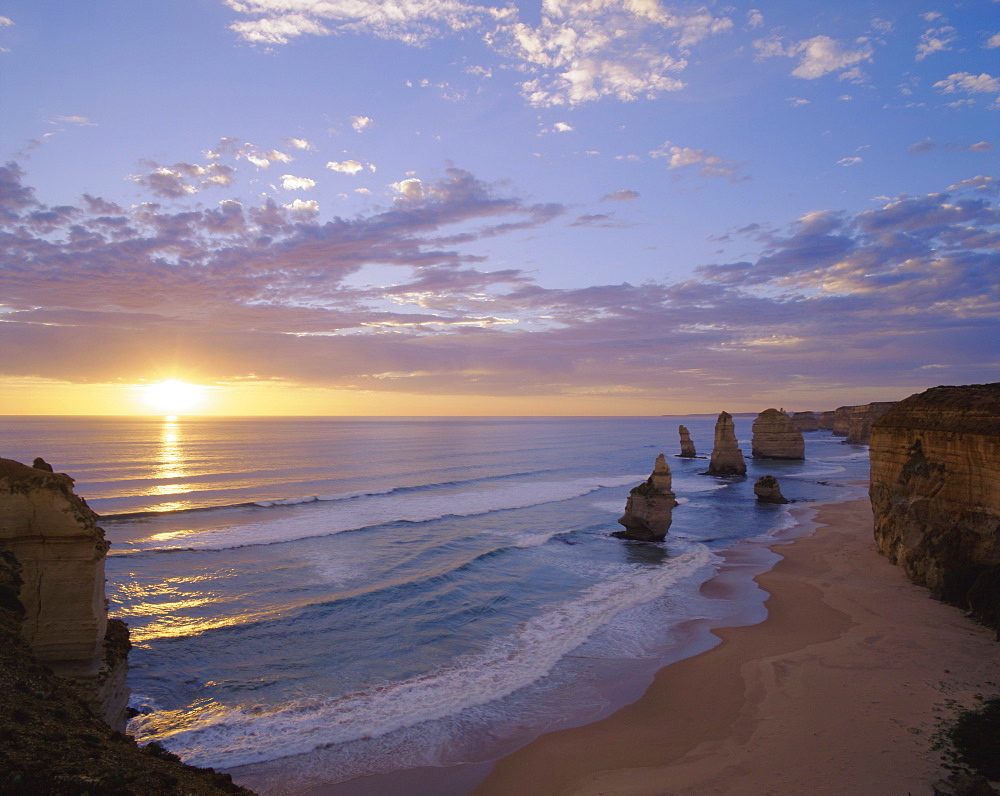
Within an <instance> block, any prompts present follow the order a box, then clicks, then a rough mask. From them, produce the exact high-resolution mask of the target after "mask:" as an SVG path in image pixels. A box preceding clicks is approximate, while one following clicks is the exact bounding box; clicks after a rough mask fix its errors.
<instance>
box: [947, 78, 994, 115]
mask: <svg viewBox="0 0 1000 796" xmlns="http://www.w3.org/2000/svg"><path fill="white" fill-rule="evenodd" d="M934 88H936V89H937V90H938V91H940V92H941V93H942V94H954V93H955V92H957V91H962V92H965V93H966V94H1000V79H998V78H995V77H992V76H991V75H988V74H986V73H985V72H983V73H982V74H980V75H974V74H972V73H971V72H956V73H955V74H952V75H948V77H947V78H945V79H944V80H939V81H938V82H937V83H935V84H934ZM959 102H960V103H962V102H964V103H966V104H968V103H969V102H971V100H959ZM994 107H995V104H994Z"/></svg>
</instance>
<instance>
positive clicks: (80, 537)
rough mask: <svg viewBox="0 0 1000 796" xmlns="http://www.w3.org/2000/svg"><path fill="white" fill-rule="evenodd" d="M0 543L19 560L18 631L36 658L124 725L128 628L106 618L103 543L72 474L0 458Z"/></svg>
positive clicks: (96, 709) (120, 726) (104, 715)
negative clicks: (20, 621)
mask: <svg viewBox="0 0 1000 796" xmlns="http://www.w3.org/2000/svg"><path fill="white" fill-rule="evenodd" d="M0 547H2V548H5V549H7V550H9V551H10V552H11V553H13V554H14V556H15V557H16V558H17V560H18V561H19V562H20V565H21V578H22V580H23V586H22V587H21V589H20V594H19V599H20V601H21V603H22V604H23V606H24V609H25V614H24V620H23V624H22V634H23V636H24V639H25V641H26V642H27V643H28V645H29V647H30V648H31V650H32V652H33V653H34V655H35V657H36V658H37V659H38V660H39V661H41V662H42V663H44V664H45V665H46V666H48V667H49V668H50V669H52V671H53V672H54V673H55V674H56V675H58V676H59V677H63V678H66V679H67V680H68V681H69V682H70V683H72V684H73V686H74V687H75V688H76V690H77V692H78V694H79V695H80V697H81V698H82V699H83V700H84V701H85V702H86V703H87V704H88V705H89V706H90V707H91V709H92V710H93V711H94V713H95V714H96V715H97V716H99V717H100V718H102V719H104V720H105V721H106V722H107V723H108V724H109V725H111V726H112V727H115V728H116V729H124V726H125V709H126V707H127V704H128V697H129V691H128V687H127V686H126V684H125V675H126V672H127V667H128V664H127V655H128V649H129V642H128V630H127V628H125V626H124V625H123V624H122V623H121V622H118V621H117V620H112V621H110V622H109V620H108V612H107V605H106V601H105V597H104V556H105V553H106V552H107V549H108V543H107V542H106V541H105V539H104V531H103V530H101V528H99V527H97V515H96V514H95V513H94V512H93V511H91V510H90V507H89V506H87V504H86V502H85V501H84V500H83V499H81V498H80V497H78V496H77V495H76V494H74V492H73V479H72V478H70V477H69V476H68V475H64V474H62V473H53V472H50V471H48V470H45V469H41V468H37V467H28V466H26V465H24V464H21V463H19V462H15V461H13V460H11V459H0Z"/></svg>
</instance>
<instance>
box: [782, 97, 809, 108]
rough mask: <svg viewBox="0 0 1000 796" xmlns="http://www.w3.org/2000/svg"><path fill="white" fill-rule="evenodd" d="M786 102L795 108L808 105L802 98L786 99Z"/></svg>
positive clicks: (807, 101)
mask: <svg viewBox="0 0 1000 796" xmlns="http://www.w3.org/2000/svg"><path fill="white" fill-rule="evenodd" d="M787 99H788V102H790V103H792V105H794V106H795V107H796V108H797V107H799V106H800V105H809V104H810V100H807V99H803V98H802V97H788V98H787Z"/></svg>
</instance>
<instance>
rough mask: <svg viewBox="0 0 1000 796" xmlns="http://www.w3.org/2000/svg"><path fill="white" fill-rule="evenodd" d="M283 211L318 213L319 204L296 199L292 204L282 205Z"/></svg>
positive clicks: (309, 200) (308, 200)
mask: <svg viewBox="0 0 1000 796" xmlns="http://www.w3.org/2000/svg"><path fill="white" fill-rule="evenodd" d="M282 207H283V208H285V210H291V211H292V212H294V213H318V212H319V203H318V202H317V201H316V200H315V199H296V200H294V201H293V202H291V203H289V204H287V205H282Z"/></svg>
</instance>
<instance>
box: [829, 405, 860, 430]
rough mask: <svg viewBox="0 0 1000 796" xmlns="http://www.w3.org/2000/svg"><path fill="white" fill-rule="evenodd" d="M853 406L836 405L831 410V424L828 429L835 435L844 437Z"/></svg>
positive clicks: (848, 426)
mask: <svg viewBox="0 0 1000 796" xmlns="http://www.w3.org/2000/svg"><path fill="white" fill-rule="evenodd" d="M855 408H856V407H854V406H838V407H837V408H836V409H834V410H833V425H832V426H831V427H830V431H832V432H833V436H835V437H846V436H847V431H848V429H849V428H850V424H851V410H853V409H855Z"/></svg>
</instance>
